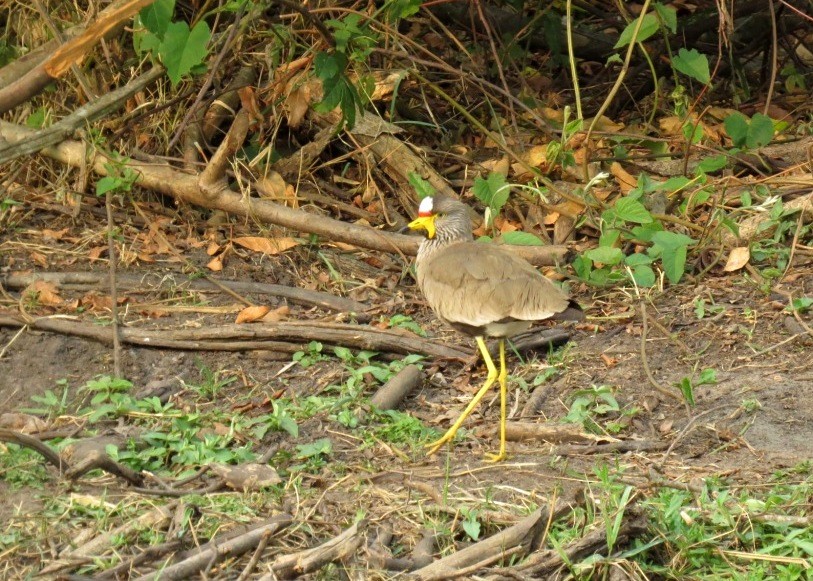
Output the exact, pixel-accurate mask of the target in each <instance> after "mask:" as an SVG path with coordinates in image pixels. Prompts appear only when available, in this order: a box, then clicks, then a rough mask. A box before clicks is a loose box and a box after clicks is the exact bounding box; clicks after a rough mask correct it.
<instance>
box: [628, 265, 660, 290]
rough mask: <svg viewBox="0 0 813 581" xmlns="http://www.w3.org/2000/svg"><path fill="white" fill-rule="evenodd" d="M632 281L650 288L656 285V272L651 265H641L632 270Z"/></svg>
mask: <svg viewBox="0 0 813 581" xmlns="http://www.w3.org/2000/svg"><path fill="white" fill-rule="evenodd" d="M632 279H633V280H634V281H635V284H637V285H638V286H642V287H647V288H649V287H651V286H653V285H654V284H655V279H656V277H655V271H654V270H652V267H651V266H649V265H646V264H639V265H638V266H636V267H635V268H633V269H632Z"/></svg>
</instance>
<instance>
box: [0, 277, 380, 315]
mask: <svg viewBox="0 0 813 581" xmlns="http://www.w3.org/2000/svg"><path fill="white" fill-rule="evenodd" d="M38 280H43V281H46V282H51V283H54V284H56V285H57V286H60V287H63V288H75V289H78V290H90V289H104V288H105V286H106V285H107V274H106V273H101V272H9V273H7V274H5V275H0V285H2V286H3V287H5V288H9V289H24V288H26V287H28V286H29V285H30V284H32V283H34V282H35V281H38ZM116 283H117V284H118V285H119V288H120V289H130V290H137V289H143V290H149V291H155V292H160V291H162V290H192V291H209V290H220V289H219V288H218V286H223V287H225V288H228V289H230V290H232V291H235V292H238V293H242V294H260V295H271V296H276V297H281V298H284V299H287V300H290V301H291V302H293V303H297V304H303V305H308V306H317V307H321V308H323V309H329V310H331V311H338V312H342V313H355V314H356V318H357V320H360V321H362V322H366V321H367V320H369V318H370V317H369V316H365V315H364V314H363V312H364V311H366V310H367V309H368V308H369V307H368V306H367V305H365V304H364V303H360V302H358V301H354V300H353V299H348V298H345V297H337V296H335V295H331V294H328V293H324V292H319V291H313V290H307V289H303V288H296V287H291V286H283V285H279V284H267V283H261V282H244V281H233V280H219V279H212V280H211V281H209V280H206V279H201V278H190V277H188V276H186V275H184V274H179V273H171V272H170V273H160V272H153V273H148V274H145V275H134V274H119V275H118V276H117V277H116Z"/></svg>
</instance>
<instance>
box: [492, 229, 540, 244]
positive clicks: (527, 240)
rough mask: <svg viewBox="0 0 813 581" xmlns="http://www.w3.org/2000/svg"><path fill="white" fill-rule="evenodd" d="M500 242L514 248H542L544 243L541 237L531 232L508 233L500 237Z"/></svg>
mask: <svg viewBox="0 0 813 581" xmlns="http://www.w3.org/2000/svg"><path fill="white" fill-rule="evenodd" d="M500 240H502V241H503V242H505V243H506V244H513V245H514V246H542V241H541V240H540V239H539V237H538V236H535V235H534V234H531V233H530V232H520V231H515V232H506V233H505V234H503V235H502V236H500Z"/></svg>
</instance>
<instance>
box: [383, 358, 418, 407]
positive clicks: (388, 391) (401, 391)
mask: <svg viewBox="0 0 813 581" xmlns="http://www.w3.org/2000/svg"><path fill="white" fill-rule="evenodd" d="M422 380H423V371H421V369H420V367H418V366H417V365H407V366H406V367H404V368H403V369H402V370H401V371H399V372H398V373H397V374H395V376H394V377H393V378H392V379H390V380H389V381H387V383H385V384H384V385H382V386H381V388H380V389H379V390H378V391H377V392H375V394H374V395H373V397H372V398H371V399H370V403H371V404H372V405H374V406H375V407H377V408H378V409H380V410H394V409H395V408H397V407H398V405H399V404H400V403H401V402H402V401H403V399H404V398H405V397H406V396H407V394H409V392H410V391H412V390H413V389H414V388H415V387H417V386H418V385H420V383H421V381H422Z"/></svg>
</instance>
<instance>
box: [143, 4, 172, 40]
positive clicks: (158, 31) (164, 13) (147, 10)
mask: <svg viewBox="0 0 813 581" xmlns="http://www.w3.org/2000/svg"><path fill="white" fill-rule="evenodd" d="M174 11H175V0H155V2H153V3H152V4H150V5H149V6H145V7H144V8H142V9H141V11H140V12H139V13H138V18H139V20H140V21H141V24H142V25H143V26H144V28H146V29H147V30H148V31H150V32H151V33H152V34H154V35H155V36H157V37H158V39H159V40H163V38H164V34H165V33H166V31H167V28H168V27H169V24H170V22H172V13H173V12H174Z"/></svg>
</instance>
